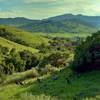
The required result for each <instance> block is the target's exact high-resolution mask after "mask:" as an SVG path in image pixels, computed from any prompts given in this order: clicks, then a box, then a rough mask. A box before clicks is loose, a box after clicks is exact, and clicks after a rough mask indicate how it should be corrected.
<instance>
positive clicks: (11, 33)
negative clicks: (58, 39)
mask: <svg viewBox="0 0 100 100" xmlns="http://www.w3.org/2000/svg"><path fill="white" fill-rule="evenodd" d="M1 33H2V34H1ZM0 36H2V37H4V38H6V39H9V40H11V41H14V42H17V43H20V44H25V45H28V46H34V45H39V44H42V43H44V44H48V41H49V39H48V38H45V37H44V36H41V35H40V34H34V35H33V34H32V33H30V32H26V31H23V30H20V29H17V28H14V27H9V26H3V25H0Z"/></svg>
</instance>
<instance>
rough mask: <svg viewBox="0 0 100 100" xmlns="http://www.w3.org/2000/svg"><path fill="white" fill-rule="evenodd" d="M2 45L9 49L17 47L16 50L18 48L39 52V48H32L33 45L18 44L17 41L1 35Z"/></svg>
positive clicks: (0, 43) (19, 49) (0, 41)
mask: <svg viewBox="0 0 100 100" xmlns="http://www.w3.org/2000/svg"><path fill="white" fill-rule="evenodd" d="M0 45H2V46H4V47H8V48H9V49H11V48H16V50H18V51H22V50H29V51H31V52H33V53H34V52H38V50H37V49H34V48H31V47H27V46H23V45H20V44H17V43H15V42H12V41H9V40H6V39H4V38H1V37H0Z"/></svg>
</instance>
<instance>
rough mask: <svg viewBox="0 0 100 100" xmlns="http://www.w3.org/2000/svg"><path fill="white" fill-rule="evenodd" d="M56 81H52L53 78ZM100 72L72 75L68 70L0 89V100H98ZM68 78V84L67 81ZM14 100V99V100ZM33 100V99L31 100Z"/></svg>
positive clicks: (99, 96)
mask: <svg viewBox="0 0 100 100" xmlns="http://www.w3.org/2000/svg"><path fill="white" fill-rule="evenodd" d="M54 76H56V77H57V79H56V80H54V79H53V77H54ZM99 77H100V71H97V72H95V71H94V72H89V73H85V74H84V75H74V74H73V75H72V76H71V71H70V70H68V69H65V70H62V71H61V72H56V73H55V74H52V75H51V76H50V75H49V76H48V77H43V78H41V82H38V81H36V80H34V81H31V83H27V84H24V85H23V86H21V85H16V84H11V85H6V86H3V87H0V99H1V100H28V99H29V100H99V99H100V85H99V84H100V80H99ZM67 78H69V81H70V83H69V82H68V81H67ZM14 98H16V99H14ZM33 98H34V99H33Z"/></svg>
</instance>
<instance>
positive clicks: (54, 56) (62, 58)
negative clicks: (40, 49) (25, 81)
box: [39, 52, 69, 67]
mask: <svg viewBox="0 0 100 100" xmlns="http://www.w3.org/2000/svg"><path fill="white" fill-rule="evenodd" d="M68 57H69V55H68V54H67V53H61V52H55V53H51V54H50V55H48V56H46V57H44V58H43V60H42V61H41V63H40V64H39V66H40V67H45V66H46V65H48V64H50V65H51V66H53V67H60V66H64V65H65V64H66V60H67V58H68Z"/></svg>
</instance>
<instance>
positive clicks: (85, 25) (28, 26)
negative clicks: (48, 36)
mask: <svg viewBox="0 0 100 100" xmlns="http://www.w3.org/2000/svg"><path fill="white" fill-rule="evenodd" d="M0 24H2V25H10V26H15V27H18V28H21V29H24V30H27V31H32V32H44V33H67V32H68V33H89V32H94V31H96V30H99V29H100V16H84V15H80V14H79V15H72V14H65V15H60V16H55V17H51V18H47V19H43V20H32V19H27V18H24V17H16V18H0Z"/></svg>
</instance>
